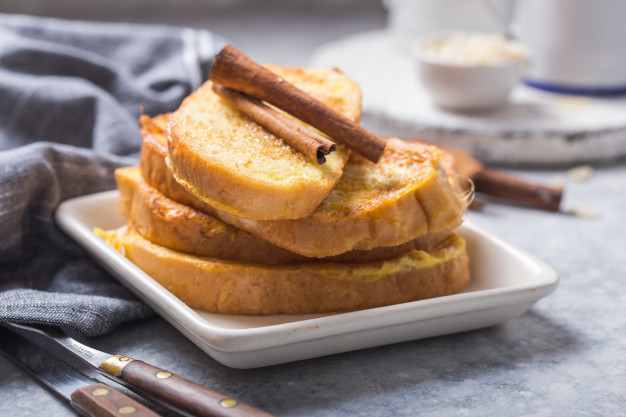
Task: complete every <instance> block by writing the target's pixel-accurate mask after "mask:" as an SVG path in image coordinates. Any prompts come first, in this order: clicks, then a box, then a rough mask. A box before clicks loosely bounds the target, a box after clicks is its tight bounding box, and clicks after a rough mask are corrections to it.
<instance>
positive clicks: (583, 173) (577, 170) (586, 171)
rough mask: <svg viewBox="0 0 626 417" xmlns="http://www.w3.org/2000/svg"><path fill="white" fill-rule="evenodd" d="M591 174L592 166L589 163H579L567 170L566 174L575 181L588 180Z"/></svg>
mask: <svg viewBox="0 0 626 417" xmlns="http://www.w3.org/2000/svg"><path fill="white" fill-rule="evenodd" d="M592 175H593V168H592V167H591V166H590V165H580V166H577V167H574V168H572V169H570V170H569V171H567V176H568V177H569V178H571V179H572V180H574V181H577V182H585V181H589V179H590V178H591V176H592Z"/></svg>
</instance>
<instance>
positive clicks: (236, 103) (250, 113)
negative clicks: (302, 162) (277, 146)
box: [213, 84, 336, 165]
mask: <svg viewBox="0 0 626 417" xmlns="http://www.w3.org/2000/svg"><path fill="white" fill-rule="evenodd" d="M213 91H215V92H216V93H217V94H218V95H219V96H220V97H222V98H223V99H224V100H226V102H228V103H229V104H230V105H231V106H233V107H234V108H236V109H237V110H239V111H240V112H242V113H243V114H245V115H246V116H247V117H249V118H250V119H252V121H254V122H256V123H258V124H260V125H261V126H263V127H264V128H265V129H267V130H268V131H269V132H270V133H272V134H273V135H275V136H277V137H279V138H281V139H282V140H284V141H285V142H287V143H288V144H289V145H291V146H293V147H294V148H296V149H297V150H298V151H299V152H301V153H303V154H304V155H305V156H306V157H307V158H309V159H311V160H314V161H317V163H318V164H320V165H322V164H324V163H325V162H326V155H328V154H329V153H330V152H332V151H334V150H335V149H336V145H335V144H334V143H333V142H332V141H330V140H328V139H326V138H325V137H323V136H321V135H318V134H317V133H315V132H312V131H308V130H307V129H305V128H304V127H302V126H299V125H298V124H297V123H296V122H294V121H293V120H289V119H288V118H287V117H285V116H283V115H282V114H280V113H279V112H277V111H276V110H273V109H271V108H269V107H268V106H266V105H264V104H263V103H262V102H261V101H259V100H257V99H255V98H253V97H250V96H248V95H246V94H243V93H240V92H239V91H236V90H233V89H231V88H226V87H224V86H222V85H218V84H213Z"/></svg>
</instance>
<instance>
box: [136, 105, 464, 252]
mask: <svg viewBox="0 0 626 417" xmlns="http://www.w3.org/2000/svg"><path fill="white" fill-rule="evenodd" d="M165 117H166V116H161V117H160V118H158V119H156V121H155V120H154V119H150V118H148V117H147V116H144V117H143V118H142V119H141V124H142V135H143V137H144V142H143V146H142V150H141V162H140V166H141V171H142V174H143V176H144V178H145V179H146V181H147V182H148V184H150V185H152V186H153V187H154V188H156V189H158V190H159V191H161V192H162V193H163V194H165V195H166V196H168V197H169V198H171V199H172V200H175V201H178V202H180V203H183V204H185V205H188V206H191V207H193V208H196V209H197V210H200V211H203V212H205V213H208V214H210V215H212V216H214V217H216V218H219V219H220V220H222V221H224V222H225V223H228V224H231V225H233V226H235V227H237V228H239V229H242V230H245V231H247V232H250V233H252V234H254V235H256V236H258V237H260V238H262V239H264V240H266V241H268V242H271V243H273V244H275V245H276V246H279V247H281V248H284V249H287V250H289V251H290V252H295V253H298V254H301V255H304V256H307V257H318V258H323V257H328V256H333V255H338V254H341V253H344V252H347V251H351V250H369V249H373V248H376V247H381V246H398V245H400V244H402V243H405V242H408V241H410V240H413V239H415V238H417V237H420V236H423V235H426V234H427V233H428V234H432V233H435V232H444V231H450V230H452V229H454V228H455V227H457V226H459V225H460V223H461V221H462V218H463V215H464V213H465V208H466V201H465V200H464V199H463V197H462V195H461V194H459V193H458V192H457V191H456V190H455V189H454V187H453V186H452V185H451V184H450V181H449V180H448V175H447V173H446V172H445V169H444V168H443V165H442V159H443V156H442V153H441V152H439V150H438V149H437V148H435V147H433V146H430V145H426V144H423V143H419V142H405V141H402V140H400V139H389V140H388V144H387V148H386V150H385V153H384V154H383V156H382V158H381V160H380V161H379V162H378V164H372V163H370V162H369V161H366V160H365V159H364V158H362V157H360V156H359V155H356V154H353V155H352V156H351V158H350V160H349V162H348V163H347V164H346V166H345V169H344V171H345V173H344V175H343V177H342V178H341V180H340V181H339V182H338V183H337V185H336V186H335V188H334V189H333V190H332V191H331V193H330V195H329V196H328V197H327V198H326V199H325V200H324V201H323V202H322V203H321V204H320V206H318V208H317V209H316V210H315V211H314V212H313V213H312V214H311V215H309V216H307V217H304V218H301V219H295V220H272V221H263V220H251V219H244V218H241V217H237V216H233V215H231V214H229V213H226V212H223V211H220V210H216V209H215V208H214V207H213V206H211V205H210V204H207V203H206V202H204V201H203V200H199V199H197V198H195V196H193V195H192V194H190V193H188V192H187V191H186V190H185V189H184V188H183V187H182V186H181V185H180V184H178V182H177V181H175V180H174V178H173V176H172V174H171V172H170V171H169V169H168V167H167V165H166V164H165V158H166V156H167V148H166V145H165V143H166V138H165V133H164V132H163V131H162V130H161V129H160V127H159V123H161V124H162V123H163V121H164V119H165ZM431 236H436V235H435V234H432V235H431Z"/></svg>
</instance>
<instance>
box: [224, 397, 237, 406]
mask: <svg viewBox="0 0 626 417" xmlns="http://www.w3.org/2000/svg"><path fill="white" fill-rule="evenodd" d="M220 405H221V406H222V407H224V408H231V407H234V406H236V405H237V400H233V399H232V398H224V399H223V400H222V401H220Z"/></svg>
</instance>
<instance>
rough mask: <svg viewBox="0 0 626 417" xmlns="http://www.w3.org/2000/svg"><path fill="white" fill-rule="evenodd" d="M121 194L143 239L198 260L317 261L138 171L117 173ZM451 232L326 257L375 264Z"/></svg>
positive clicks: (122, 205)
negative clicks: (161, 187)
mask: <svg viewBox="0 0 626 417" xmlns="http://www.w3.org/2000/svg"><path fill="white" fill-rule="evenodd" d="M115 179H116V181H117V187H118V189H119V191H120V211H121V213H122V215H123V216H125V217H126V218H128V219H129V224H130V225H131V226H132V227H133V229H135V230H136V231H137V232H138V233H139V234H140V235H141V236H143V237H144V238H145V239H147V240H149V241H150V242H152V243H156V244H158V245H161V246H164V247H166V248H170V249H174V250H177V251H180V252H185V253H189V254H192V255H198V256H208V257H215V258H219V259H225V260H234V261H239V262H252V263H257V264H261V265H287V264H293V263H304V262H312V261H314V260H315V259H316V258H307V257H305V256H302V255H298V254H295V253H292V252H289V251H287V250H285V249H282V248H279V247H278V246H275V245H272V244H271V243H269V242H266V241H264V240H263V239H260V238H258V237H256V236H254V235H251V234H250V233H247V232H244V231H242V230H240V229H237V228H236V227H233V226H231V225H229V224H227V223H224V222H222V221H220V220H218V219H216V218H215V217H213V216H210V215H208V214H205V213H203V212H201V211H198V210H195V209H193V208H191V207H189V206H185V205H183V204H180V203H177V202H175V201H173V200H171V199H169V198H167V197H166V196H165V195H163V194H161V193H160V192H159V191H158V190H156V189H154V188H153V187H150V186H149V185H148V184H147V183H146V182H145V181H144V180H143V178H142V176H141V173H140V172H139V168H138V167H126V168H119V169H117V170H116V171H115ZM449 234H450V232H449V231H444V232H440V233H431V234H428V235H427V236H422V237H420V238H417V239H414V240H412V241H409V242H406V243H404V244H401V245H398V246H393V247H380V248H374V249H371V250H367V251H358V250H357V251H350V252H346V253H343V254H340V255H336V256H332V257H330V258H324V261H326V262H340V263H350V262H373V261H379V260H384V259H391V258H395V257H397V256H399V255H401V254H404V253H406V252H409V251H411V250H415V249H420V250H428V249H430V248H432V247H433V246H435V245H436V244H437V243H439V242H440V241H442V240H443V239H445V238H446V237H447V236H448V235H449Z"/></svg>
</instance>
